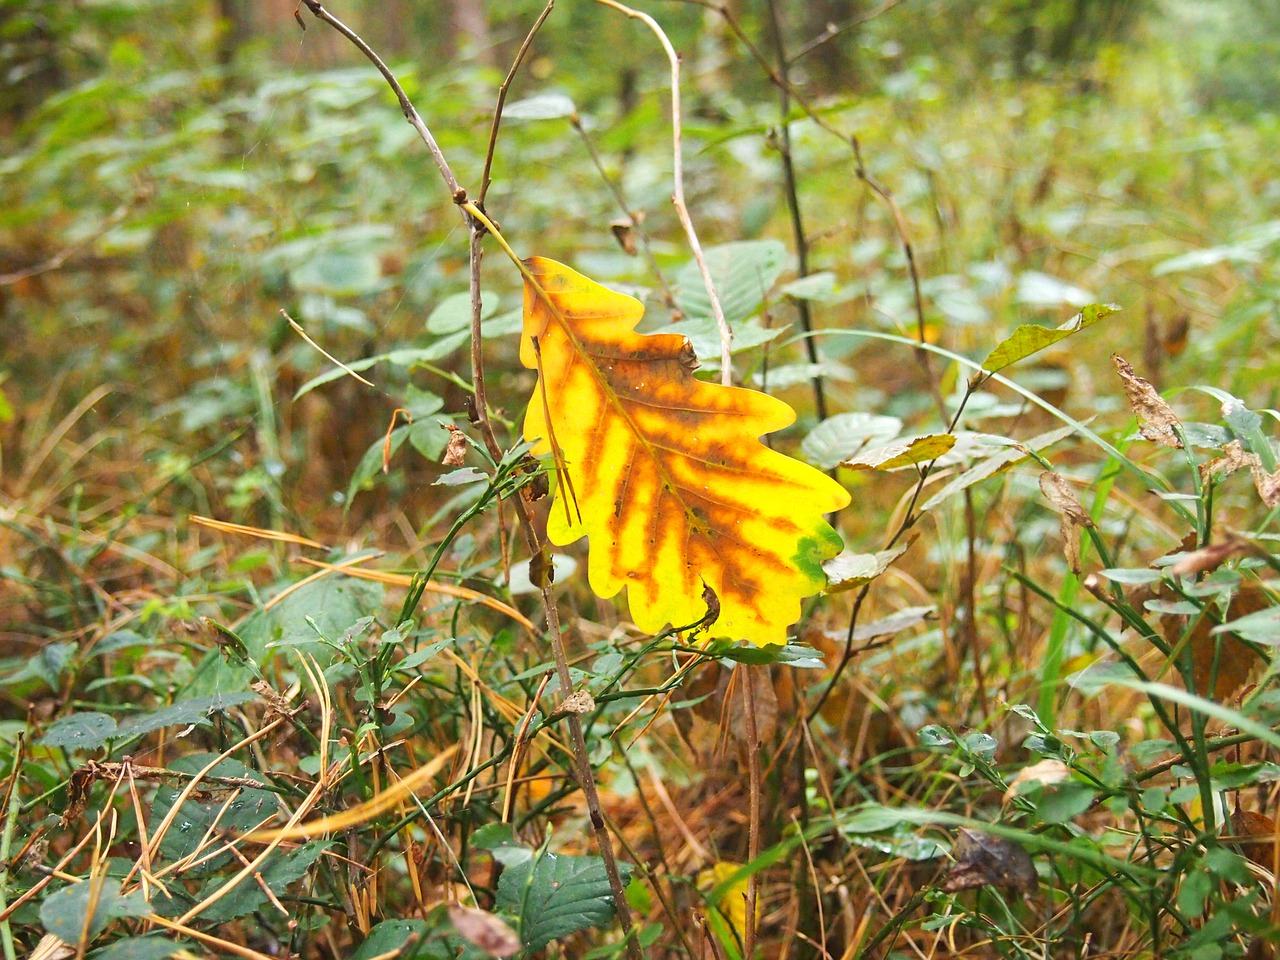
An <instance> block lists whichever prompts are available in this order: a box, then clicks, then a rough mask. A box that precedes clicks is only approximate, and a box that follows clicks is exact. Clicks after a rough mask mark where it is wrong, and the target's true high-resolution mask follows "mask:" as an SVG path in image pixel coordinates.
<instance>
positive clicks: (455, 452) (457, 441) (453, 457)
mask: <svg viewBox="0 0 1280 960" xmlns="http://www.w3.org/2000/svg"><path fill="white" fill-rule="evenodd" d="M444 428H445V429H446V430H448V431H449V442H448V444H446V445H445V448H444V459H443V460H441V461H440V463H441V465H442V466H446V467H460V466H462V465H463V463H465V462H466V459H467V435H466V434H465V433H463V432H462V430H461V429H460V428H458V427H455V426H454V425H453V424H452V423H446V424H445V425H444Z"/></svg>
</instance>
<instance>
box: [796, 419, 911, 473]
mask: <svg viewBox="0 0 1280 960" xmlns="http://www.w3.org/2000/svg"><path fill="white" fill-rule="evenodd" d="M901 430H902V421H901V420H899V419H898V418H897V417H884V416H880V415H878V414H874V413H837V414H836V415H835V416H834V417H828V418H827V419H826V420H823V421H822V422H821V423H820V424H818V425H817V426H816V427H814V428H813V430H811V431H810V432H809V435H808V436H807V437H805V438H804V441H803V442H802V443H801V444H800V451H801V453H803V454H804V456H805V459H807V460H808V461H809V462H810V463H812V464H813V465H814V466H815V467H821V468H822V469H824V470H830V469H831V468H832V467H835V466H837V465H839V463H840V462H841V461H842V460H848V459H849V458H850V457H853V456H856V455H857V454H859V453H861V452H862V451H863V450H869V449H872V448H874V447H879V446H882V445H883V444H886V443H888V442H889V441H890V440H893V439H894V438H895V437H897V435H898V433H899V431H901Z"/></svg>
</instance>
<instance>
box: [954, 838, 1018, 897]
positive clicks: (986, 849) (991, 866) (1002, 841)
mask: <svg viewBox="0 0 1280 960" xmlns="http://www.w3.org/2000/svg"><path fill="white" fill-rule="evenodd" d="M955 855H956V862H955V863H953V864H952V865H951V869H949V870H948V871H947V875H946V877H945V878H943V881H942V889H943V891H945V892H946V893H955V892H956V891H957V890H974V889H977V888H978V887H1008V888H1011V889H1014V890H1020V891H1023V892H1027V891H1030V890H1032V889H1033V888H1034V887H1035V885H1036V867H1035V864H1034V863H1032V862H1031V856H1030V855H1029V854H1028V853H1027V851H1025V850H1023V849H1022V847H1020V846H1018V844H1016V843H1014V842H1013V841H1012V840H1008V839H1006V838H1004V837H994V836H992V835H991V834H989V833H981V832H980V831H977V830H968V829H966V828H964V827H961V828H960V835H959V838H958V839H957V840H956V845H955Z"/></svg>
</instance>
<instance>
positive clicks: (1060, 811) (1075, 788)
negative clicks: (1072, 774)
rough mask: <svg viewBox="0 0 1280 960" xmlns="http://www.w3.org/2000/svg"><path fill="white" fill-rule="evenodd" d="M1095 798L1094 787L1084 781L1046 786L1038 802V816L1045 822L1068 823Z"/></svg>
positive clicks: (1086, 808) (1087, 807)
mask: <svg viewBox="0 0 1280 960" xmlns="http://www.w3.org/2000/svg"><path fill="white" fill-rule="evenodd" d="M1031 792H1032V793H1034V791H1031ZM1093 798H1094V792H1093V788H1092V787H1089V786H1087V785H1085V784H1083V783H1063V784H1056V785H1050V786H1046V787H1044V788H1043V796H1041V798H1040V800H1039V802H1038V803H1037V804H1036V816H1037V817H1039V818H1040V820H1041V821H1042V822H1044V823H1066V822H1067V821H1069V820H1070V819H1071V818H1072V817H1075V816H1078V815H1079V814H1082V813H1084V812H1085V811H1086V810H1088V809H1089V807H1090V806H1091V805H1092V804H1093Z"/></svg>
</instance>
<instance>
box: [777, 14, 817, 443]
mask: <svg viewBox="0 0 1280 960" xmlns="http://www.w3.org/2000/svg"><path fill="white" fill-rule="evenodd" d="M769 23H770V26H771V27H772V30H771V32H772V34H773V44H774V52H775V53H776V54H777V56H778V75H779V76H780V77H782V79H783V80H785V81H786V85H785V86H780V87H779V88H778V99H779V104H778V106H779V111H778V112H779V115H780V116H781V118H782V119H781V124H780V126H779V132H778V139H777V147H778V155H779V156H780V157H781V158H782V184H783V193H784V194H785V195H786V198H787V210H788V211H789V212H790V214H791V232H792V235H793V236H794V237H795V240H796V266H797V267H798V268H799V273H800V276H801V277H807V276H809V237H808V236H807V235H806V234H805V231H804V218H803V216H802V215H801V211H800V192H799V189H798V188H797V186H796V168H795V162H794V159H793V157H792V153H791V123H790V121H789V120H788V116H789V115H790V113H791V94H790V93H788V92H787V87H788V86H790V83H791V78H790V77H789V76H788V75H787V48H786V44H785V42H784V41H783V37H782V19H781V16H780V15H779V13H778V4H777V2H776V0H769ZM796 310H797V312H798V313H799V315H800V326H801V327H802V328H803V329H804V332H805V333H806V334H811V333H813V316H812V312H811V311H810V310H809V301H808V300H804V299H800V300H797V302H796ZM804 348H805V354H806V356H808V358H809V362H810V363H812V364H814V365H815V366H816V365H817V363H818V342H817V339H816V338H815V337H812V336H807V337H805V338H804ZM812 383H813V406H814V412H815V413H817V415H818V419H819V420H825V419H827V395H826V390H825V387H824V385H823V381H822V376H821V375H817V376H815V377H814V378H813V380H812Z"/></svg>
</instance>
